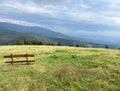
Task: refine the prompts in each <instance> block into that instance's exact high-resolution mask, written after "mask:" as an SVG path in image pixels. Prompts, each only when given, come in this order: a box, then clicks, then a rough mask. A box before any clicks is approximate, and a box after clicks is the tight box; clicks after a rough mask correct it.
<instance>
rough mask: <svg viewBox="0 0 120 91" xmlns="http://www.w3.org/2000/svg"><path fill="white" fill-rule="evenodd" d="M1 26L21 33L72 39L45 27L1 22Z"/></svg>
mask: <svg viewBox="0 0 120 91" xmlns="http://www.w3.org/2000/svg"><path fill="white" fill-rule="evenodd" d="M0 26H2V27H6V28H9V29H13V30H19V31H21V32H29V33H35V34H39V35H42V36H45V37H53V38H62V39H69V38H70V37H69V36H67V35H64V34H61V33H58V32H54V31H52V30H49V29H46V28H43V27H32V26H20V25H16V24H10V23H5V22H0Z"/></svg>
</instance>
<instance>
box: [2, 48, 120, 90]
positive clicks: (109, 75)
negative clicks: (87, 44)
mask: <svg viewBox="0 0 120 91" xmlns="http://www.w3.org/2000/svg"><path fill="white" fill-rule="evenodd" d="M25 53H30V54H35V58H31V59H35V63H33V64H31V65H25V64H26V63H22V64H21V63H16V64H14V65H13V66H12V65H11V64H5V63H4V62H5V61H7V60H9V59H5V58H3V56H4V55H10V54H25ZM16 60H18V58H17V59H16ZM0 91H120V51H119V50H111V49H94V48H75V47H63V46H59V47H57V46H0Z"/></svg>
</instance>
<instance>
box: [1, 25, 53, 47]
mask: <svg viewBox="0 0 120 91" xmlns="http://www.w3.org/2000/svg"><path fill="white" fill-rule="evenodd" d="M24 39H26V40H38V41H41V42H45V43H52V42H53V41H52V40H50V39H48V38H45V37H42V36H40V35H37V34H33V33H25V32H20V31H17V30H13V29H8V28H4V27H0V44H1V45H2V44H11V42H12V41H15V40H24Z"/></svg>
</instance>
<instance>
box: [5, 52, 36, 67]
mask: <svg viewBox="0 0 120 91" xmlns="http://www.w3.org/2000/svg"><path fill="white" fill-rule="evenodd" d="M19 57H25V58H26V59H25V60H19V61H14V59H13V58H19ZM28 57H35V55H34V54H20V55H13V54H11V55H7V56H4V58H11V61H6V62H5V63H11V64H12V65H13V63H19V62H26V63H27V64H30V62H35V60H29V59H28Z"/></svg>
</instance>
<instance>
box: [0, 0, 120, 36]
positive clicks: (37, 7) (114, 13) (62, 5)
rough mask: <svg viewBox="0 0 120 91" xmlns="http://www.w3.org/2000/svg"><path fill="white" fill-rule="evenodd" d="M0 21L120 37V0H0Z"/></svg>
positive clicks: (69, 31)
mask: <svg viewBox="0 0 120 91" xmlns="http://www.w3.org/2000/svg"><path fill="white" fill-rule="evenodd" d="M0 22H10V23H15V24H20V25H25V26H41V27H45V28H48V29H52V30H53V31H57V32H61V33H64V34H68V35H72V36H80V35H84V36H88V35H91V36H94V35H95V36H106V37H110V38H112V37H116V38H120V0H0Z"/></svg>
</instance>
